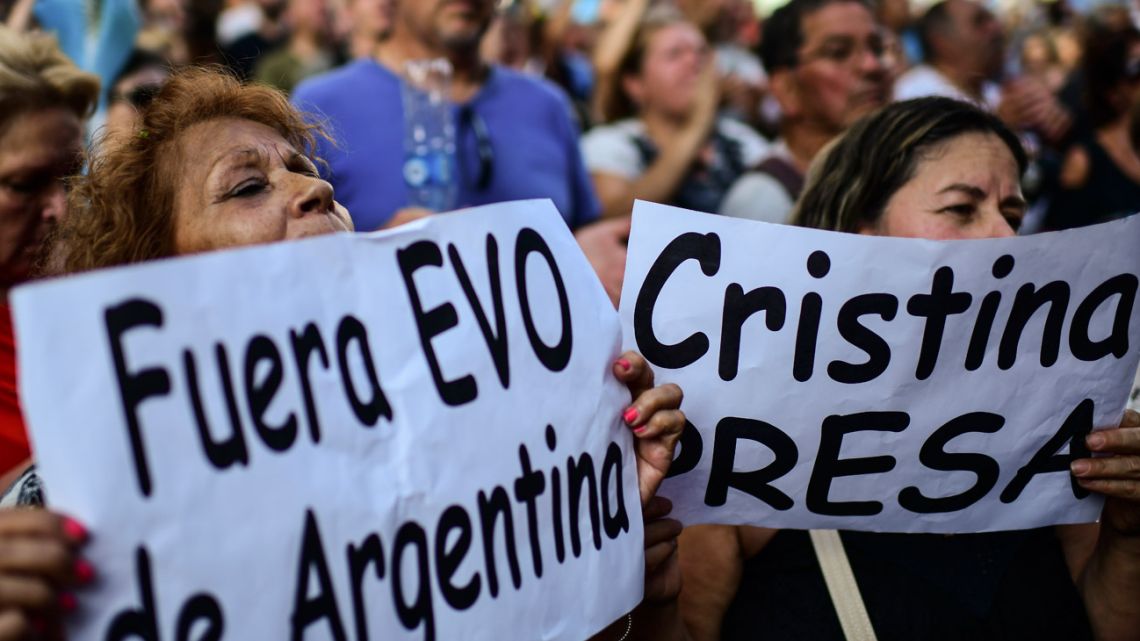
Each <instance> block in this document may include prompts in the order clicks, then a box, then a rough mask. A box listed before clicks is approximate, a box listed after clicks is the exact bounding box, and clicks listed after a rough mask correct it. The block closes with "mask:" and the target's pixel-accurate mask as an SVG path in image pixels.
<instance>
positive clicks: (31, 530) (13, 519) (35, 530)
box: [0, 508, 64, 537]
mask: <svg viewBox="0 0 1140 641" xmlns="http://www.w3.org/2000/svg"><path fill="white" fill-rule="evenodd" d="M63 531H64V530H63V522H62V519H61V518H60V517H59V516H58V515H56V514H53V513H52V512H49V511H47V510H42V509H38V508H31V509H29V508H11V509H3V510H0V537H9V536H33V537H34V536H42V537H46V536H56V535H59V534H61V533H62V532H63Z"/></svg>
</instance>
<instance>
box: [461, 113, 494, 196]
mask: <svg viewBox="0 0 1140 641" xmlns="http://www.w3.org/2000/svg"><path fill="white" fill-rule="evenodd" d="M458 121H459V128H460V132H462V130H463V128H464V127H466V128H469V129H471V132H472V133H473V134H475V154H476V155H477V156H478V158H479V173H478V174H477V175H476V177H475V182H474V183H473V184H472V187H474V188H475V189H476V190H478V191H486V190H487V189H488V188H489V187H490V186H491V180H492V179H493V178H494V172H495V149H494V147H493V146H492V145H491V134H490V132H488V131H487V123H486V122H484V121H483V117H482V116H480V115H479V114H478V113H476V112H475V110H474V109H472V108H471V106H470V105H464V106H462V107H460V108H459V116H458ZM458 140H459V145H460V146H462V145H463V141H464V136H463V135H462V133H460V135H459V136H458ZM461 154H462V152H461ZM460 157H463V156H462V155H461V156H460Z"/></svg>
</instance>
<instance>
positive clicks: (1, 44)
mask: <svg viewBox="0 0 1140 641" xmlns="http://www.w3.org/2000/svg"><path fill="white" fill-rule="evenodd" d="M98 97H99V79H98V78H97V77H96V76H93V75H91V74H89V73H85V72H83V71H80V70H79V68H78V67H76V66H75V64H74V63H72V62H71V60H69V59H68V58H67V56H65V55H63V52H62V51H60V50H59V45H58V44H57V43H56V39H55V37H54V36H50V35H47V34H44V33H20V32H18V31H15V30H13V29H9V28H8V27H5V26H3V25H0V129H2V128H3V127H6V126H7V124H8V122H9V121H10V119H11V118H12V117H13V116H15V115H16V114H19V113H22V112H25V111H28V110H32V109H43V108H47V107H57V106H58V107H63V108H65V109H67V110H69V111H71V112H72V113H74V114H75V115H76V116H77V117H78V118H79V119H80V120H82V119H85V118H87V116H89V115H91V111H92V110H93V109H94V108H95V102H96V100H97V99H98Z"/></svg>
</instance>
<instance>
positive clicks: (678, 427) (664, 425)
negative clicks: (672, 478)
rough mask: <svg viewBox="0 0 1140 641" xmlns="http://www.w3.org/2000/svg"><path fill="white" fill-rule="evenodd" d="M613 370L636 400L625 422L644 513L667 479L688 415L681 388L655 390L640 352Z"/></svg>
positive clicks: (623, 357) (627, 356) (629, 355)
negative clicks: (635, 462) (682, 404)
mask: <svg viewBox="0 0 1140 641" xmlns="http://www.w3.org/2000/svg"><path fill="white" fill-rule="evenodd" d="M613 370H614V375H615V376H617V378H618V380H619V381H621V382H623V383H625V384H626V386H627V387H629V392H630V394H631V395H632V397H633V403H632V404H631V405H630V406H629V407H628V408H627V409H626V410H625V413H624V414H623V415H622V419H623V420H624V421H625V424H626V425H628V426H629V427H630V428H632V429H633V436H634V450H635V452H636V454H637V485H638V490H639V491H640V493H641V507H642V509H643V510H644V509H645V508H646V507H647V506H648V504H649V499H651V498H653V496H654V495H655V494H656V493H657V488H658V487H660V485H661V481H663V480H665V475H666V474H667V473H668V472H669V465H670V464H671V463H672V462H673V453H674V451H675V450H676V449H677V441H678V440H679V439H680V437H681V431H682V430H683V429H684V428H685V415H684V414H683V413H682V412H681V410H680V409H679V408H680V407H681V398H682V394H681V388H680V387H677V386H676V385H674V384H673V383H667V384H665V385H661V386H659V387H654V386H653V370H652V369H650V368H649V364H648V363H647V362H645V358H643V357H642V356H641V355H640V354H638V353H637V352H626V353H624V354H622V355H621V358H619V359H618V360H617V361H616V362H615V363H614V367H613Z"/></svg>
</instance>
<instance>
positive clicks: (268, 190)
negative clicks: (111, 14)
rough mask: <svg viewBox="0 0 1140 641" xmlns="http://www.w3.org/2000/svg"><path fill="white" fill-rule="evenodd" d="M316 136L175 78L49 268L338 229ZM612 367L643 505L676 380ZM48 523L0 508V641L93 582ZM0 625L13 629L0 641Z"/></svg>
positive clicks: (293, 115) (28, 629) (234, 94)
mask: <svg viewBox="0 0 1140 641" xmlns="http://www.w3.org/2000/svg"><path fill="white" fill-rule="evenodd" d="M320 135H322V134H321V132H320V130H319V129H318V128H316V127H314V126H312V125H309V124H306V123H305V122H304V120H303V119H302V118H301V117H300V114H299V113H298V112H297V111H296V110H294V109H293V107H291V106H290V105H289V103H288V100H287V99H286V98H285V96H284V95H283V94H281V93H280V92H278V91H276V90H273V89H270V88H267V87H263V86H247V85H242V84H241V83H239V82H238V81H237V80H236V79H234V78H232V77H230V76H227V75H224V74H221V73H217V72H214V71H211V70H202V69H192V70H187V71H183V72H180V73H178V74H176V75H175V76H173V77H172V78H171V80H170V81H169V82H168V83H167V84H166V85H165V86H164V87H163V88H162V89H161V90H160V91H159V93H158V94H157V95H156V96H155V98H154V100H153V101H152V102H151V103H150V105H149V106H148V107H146V108H145V109H144V110H143V111H142V113H141V120H140V122H139V125H138V129H137V130H135V131H133V132H130V133H129V134H128V135H126V136H119V137H116V138H113V139H109V140H104V141H103V143H104V144H100V145H99V146H98V147H97V151H96V153H95V155H94V156H93V157H92V158H91V159H90V163H89V170H88V173H87V174H86V175H84V176H81V177H78V178H76V179H75V181H74V186H73V188H72V190H71V192H70V195H69V206H70V208H71V210H72V215H71V216H70V217H69V218H68V219H67V221H66V223H65V224H64V225H62V226H61V227H60V229H59V233H58V235H57V236H56V238H55V246H54V248H53V258H52V265H53V266H54V269H55V271H56V272H58V273H59V274H72V273H77V272H83V271H87V270H92V269H98V268H103V267H112V266H116V265H126V264H131V263H138V262H142V261H148V260H155V259H160V258H166V257H172V256H182V255H187V254H193V253H198V252H205V251H211V250H216V249H224V248H231V247H238V246H243V245H255V244H262V243H271V242H276V241H283V240H292V239H298V238H304V237H308V236H316V235H320V234H327V233H332V232H337V231H351V230H352V222H351V219H350V218H349V216H348V212H347V211H346V210H345V209H344V208H343V207H341V206H340V204H338V203H337V202H336V201H335V200H334V199H333V190H332V187H331V186H330V185H329V184H328V183H327V182H325V181H324V180H321V179H320V177H319V176H318V175H317V170H316V167H315V166H314V164H313V161H312V160H311V159H310V154H311V153H312V149H313V147H314V143H315V140H316V137H317V136H320ZM107 143H110V144H107ZM612 369H613V373H614V375H615V376H616V377H617V378H618V379H619V380H621V381H623V382H624V383H626V384H627V386H628V387H629V388H630V391H631V395H632V396H633V403H632V406H631V407H632V408H634V409H636V412H634V411H633V410H630V411H627V413H626V417H627V418H628V419H629V420H626V421H625V422H626V424H627V425H629V427H630V428H631V429H633V430H634V434H635V439H636V446H635V449H636V452H637V456H638V479H639V481H640V486H641V489H642V499H643V503H644V504H646V506H648V505H649V501H650V499H651V498H652V496H653V493H654V492H655V491H656V487H657V485H659V484H660V482H661V480H662V479H663V478H664V475H665V472H666V471H667V470H668V466H669V463H670V461H671V460H672V455H673V448H674V446H675V443H676V441H677V438H678V436H679V435H680V431H681V429H682V427H683V425H684V416H683V415H682V414H681V412H680V411H679V410H678V407H679V406H680V402H681V392H680V390H679V389H678V388H677V387H676V386H675V385H665V386H660V387H654V386H653V378H652V372H650V370H649V368H648V366H647V365H646V363H645V361H644V359H642V358H641V357H640V356H638V355H637V354H634V353H626V354H624V355H623V356H622V357H621V358H619V359H618V360H617V361H616V362H615V363H614V364H613V368H612ZM49 491H50V488H49ZM41 515H42V516H41ZM29 519H32V520H34V521H35V522H34V523H32V524H29V523H27V521H29ZM59 523H60V521H58V520H56V519H55V517H51V516H50V515H49V514H47V513H46V512H42V511H12V510H0V640H7V639H23V638H31V634H32V632H33V631H34V630H36V629H40V628H42V627H44V626H47V625H49V623H50V624H51V625H55V624H56V623H57V622H58V617H57V615H58V613H59V611H60V607H59V605H58V604H62V609H63V610H67V609H69V608H74V607H75V598H74V596H72V595H70V593H68V592H65V591H63V590H65V589H66V588H67V587H69V586H73V585H75V583H76V582H77V581H78V582H80V583H82V582H83V581H84V580H90V579H91V578H92V577H93V575H94V570H93V569H92V568H91V567H90V565H88V564H86V562H84V561H82V560H77V557H76V556H75V554H76V550H77V547H78V545H79V544H80V543H81V542H82V541H83V539H84V538H85V537H86V532H84V531H83V529H82V527H81V526H79V525H78V524H76V523H74V522H73V521H62V523H64V524H65V525H59ZM52 524H54V525H52ZM651 525H652V524H651ZM33 526H34V527H33ZM677 530H679V526H667V527H662V526H657V527H655V528H647V532H655V531H656V532H660V536H659V537H658V538H653V537H652V536H647V546H656V547H657V548H658V549H662V550H665V551H667V552H668V551H671V550H672V543H671V539H672V538H673V537H675V535H676V532H677ZM10 532H16V533H19V534H20V535H21V536H22V537H23V538H22V540H21V542H20V547H19V548H18V551H19V553H20V554H19V555H15V556H9V557H7V558H6V557H5V555H4V552H5V551H6V550H5V548H4V546H5V545H7V544H9V543H10V541H9V539H7V538H5V537H6V535H8V533H10ZM100 534H102V535H106V536H113V535H114V533H100ZM13 545H14V544H13ZM10 549H14V550H15V549H17V548H15V547H12V548H10ZM649 551H650V552H652V550H649ZM657 556H659V555H655V556H654V557H653V558H657ZM665 557H666V558H667V557H668V555H665ZM13 559H15V560H13ZM16 561H21V563H19V564H18V563H16ZM661 562H662V563H663V562H664V560H662V561H661ZM658 565H660V563H658ZM652 567H653V564H650V569H652ZM653 578H654V577H653V576H651V575H650V576H647V583H649V582H650V579H653ZM647 589H652V585H648V586H647ZM6 620H10V621H12V622H13V623H12V625H11V628H10V629H11V630H12V633H11V634H8V635H7V636H5V634H6V629H5V628H4V625H5V621H6ZM37 626H38V627H37Z"/></svg>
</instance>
